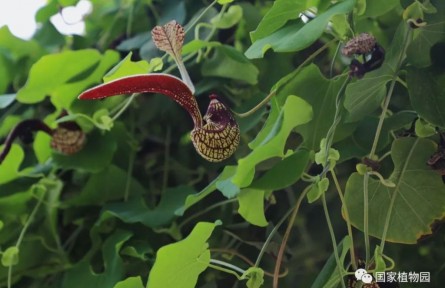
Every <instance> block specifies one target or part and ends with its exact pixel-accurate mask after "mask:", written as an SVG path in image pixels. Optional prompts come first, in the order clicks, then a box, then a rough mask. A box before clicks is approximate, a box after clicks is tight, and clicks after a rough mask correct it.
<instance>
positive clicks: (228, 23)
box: [210, 5, 243, 29]
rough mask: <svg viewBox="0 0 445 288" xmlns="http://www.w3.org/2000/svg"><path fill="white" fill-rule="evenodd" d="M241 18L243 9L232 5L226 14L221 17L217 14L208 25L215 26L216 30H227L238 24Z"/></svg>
mask: <svg viewBox="0 0 445 288" xmlns="http://www.w3.org/2000/svg"><path fill="white" fill-rule="evenodd" d="M242 18H243V9H242V8H241V6H239V5H232V6H230V7H229V9H228V10H227V12H226V13H224V14H222V15H221V16H220V15H219V14H218V15H217V16H215V17H214V18H212V20H210V23H212V24H213V25H215V27H216V28H218V29H228V28H230V27H232V26H235V25H236V24H238V22H239V21H240V20H241V19H242Z"/></svg>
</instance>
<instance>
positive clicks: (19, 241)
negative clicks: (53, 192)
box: [8, 196, 43, 288]
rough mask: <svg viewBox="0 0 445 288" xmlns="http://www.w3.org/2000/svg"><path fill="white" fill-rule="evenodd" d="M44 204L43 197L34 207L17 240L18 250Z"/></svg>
mask: <svg viewBox="0 0 445 288" xmlns="http://www.w3.org/2000/svg"><path fill="white" fill-rule="evenodd" d="M42 202H43V196H42V197H40V198H39V200H38V202H37V204H36V206H34V209H33V210H32V212H31V214H30V215H29V218H28V219H27V220H26V223H25V225H24V226H23V228H22V231H21V232H20V235H19V238H18V239H17V243H16V244H15V247H17V249H18V248H19V247H20V244H22V241H23V238H24V237H25V233H26V231H27V230H28V228H29V225H31V222H32V221H33V220H34V218H35V216H36V214H37V211H38V210H39V207H40V205H41V204H42ZM12 266H13V265H10V266H9V267H8V288H11V287H12Z"/></svg>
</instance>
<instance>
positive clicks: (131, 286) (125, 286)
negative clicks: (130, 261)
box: [113, 276, 144, 288]
mask: <svg viewBox="0 0 445 288" xmlns="http://www.w3.org/2000/svg"><path fill="white" fill-rule="evenodd" d="M113 288H144V283H142V279H141V277H140V276H137V277H128V278H127V279H125V280H123V281H120V282H118V283H116V285H114V287H113Z"/></svg>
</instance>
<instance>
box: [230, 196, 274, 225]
mask: <svg viewBox="0 0 445 288" xmlns="http://www.w3.org/2000/svg"><path fill="white" fill-rule="evenodd" d="M237 198H238V203H239V208H238V213H239V214H240V215H241V216H242V217H243V218H244V219H246V221H247V222H249V223H251V224H253V225H256V226H261V227H264V226H267V220H266V216H265V215H264V190H258V189H250V188H246V189H242V190H241V192H240V193H239V194H238V195H237Z"/></svg>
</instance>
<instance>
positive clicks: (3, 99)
mask: <svg viewBox="0 0 445 288" xmlns="http://www.w3.org/2000/svg"><path fill="white" fill-rule="evenodd" d="M15 97H16V94H4V95H0V109H4V108H6V107H8V106H9V105H11V104H12V103H14V101H15Z"/></svg>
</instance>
